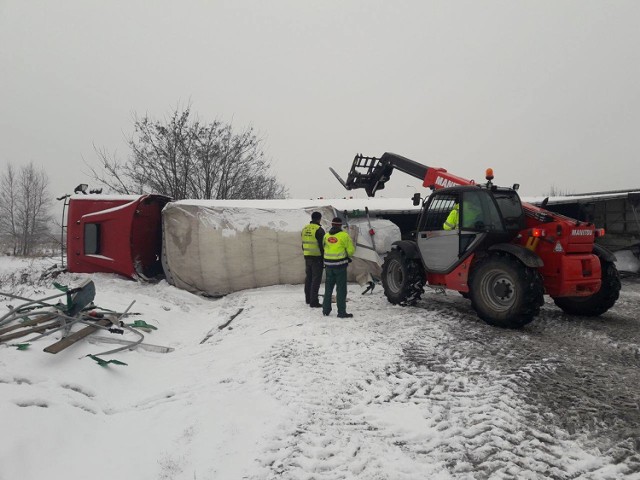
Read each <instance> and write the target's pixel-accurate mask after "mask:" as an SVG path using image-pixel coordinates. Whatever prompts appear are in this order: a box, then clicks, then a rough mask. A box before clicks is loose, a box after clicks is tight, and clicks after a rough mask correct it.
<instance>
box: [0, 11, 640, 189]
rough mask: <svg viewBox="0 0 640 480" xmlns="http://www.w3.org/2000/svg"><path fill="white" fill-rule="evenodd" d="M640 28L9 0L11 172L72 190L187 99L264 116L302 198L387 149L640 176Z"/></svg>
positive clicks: (620, 16) (270, 144)
mask: <svg viewBox="0 0 640 480" xmlns="http://www.w3.org/2000/svg"><path fill="white" fill-rule="evenodd" d="M638 25H640V2H639V1H636V0H633V1H585V0H579V1H557V0H553V1H512V0H509V1H477V0H474V1H449V0H446V1H427V0H421V1H393V2H391V1H386V2H385V1H379V0H367V1H350V0H342V1H314V2H312V1H302V0H289V1H280V0H278V1H266V0H251V1H245V0H233V1H231V0H230V1H204V0H200V1H190V0H188V1H174V2H167V1H158V0H153V1H138V0H128V1H101V2H97V1H91V0H64V1H51V0H45V1H35V0H27V1H25V0H0V132H1V137H0V166H1V167H2V168H3V169H4V167H5V165H6V163H7V162H12V163H13V164H14V165H22V164H25V163H27V162H29V161H33V162H34V163H35V164H36V165H42V166H44V167H45V169H46V171H47V172H48V174H49V177H50V180H51V186H52V192H51V193H52V194H54V195H56V196H57V195H60V194H63V193H68V192H69V191H70V189H72V188H73V187H74V186H75V185H76V184H78V183H80V182H87V181H88V180H89V179H88V177H86V176H85V175H84V173H83V172H87V169H86V167H85V166H84V163H83V160H82V159H83V157H84V158H85V159H87V160H88V161H91V162H94V161H95V153H94V151H93V144H95V145H96V146H98V147H101V148H106V149H107V150H108V151H110V152H114V151H117V155H118V156H119V157H120V158H121V159H122V158H125V157H126V156H127V154H128V149H127V147H126V144H125V143H124V140H123V138H124V136H125V135H128V134H129V133H130V132H131V131H132V124H133V120H132V119H133V114H134V113H138V114H144V113H149V114H150V115H151V116H154V117H158V118H160V117H164V116H165V115H166V114H168V113H170V111H171V110H172V109H174V108H175V107H176V106H177V105H186V104H188V103H191V105H192V108H193V111H194V112H196V113H197V114H198V116H199V118H200V119H201V120H205V121H213V120H214V119H216V118H217V119H221V120H224V121H228V122H233V124H234V125H236V126H237V128H238V129H241V128H243V127H246V126H249V125H252V126H253V127H255V128H256V129H257V131H258V132H259V133H260V134H261V136H263V137H264V138H265V147H266V152H267V154H268V155H269V157H270V158H272V161H273V167H274V173H275V174H276V175H277V176H278V178H279V180H280V181H281V182H283V183H284V184H286V185H287V186H288V188H289V190H290V194H291V197H293V198H313V197H318V196H324V197H336V196H339V197H341V196H344V195H347V194H348V193H347V192H345V191H344V190H343V189H342V187H340V185H339V184H338V183H337V181H336V180H335V179H334V178H333V176H332V175H331V173H330V172H329V169H328V167H330V166H332V167H334V168H335V169H336V170H338V172H340V173H342V174H343V175H345V174H346V172H347V171H348V168H349V166H350V163H351V160H352V158H353V156H354V154H356V153H358V152H362V153H364V154H367V155H376V156H379V155H381V154H382V153H383V152H385V151H391V152H395V153H399V154H401V155H404V156H407V157H409V158H413V159H415V160H417V161H420V162H422V163H424V164H427V165H431V166H438V167H444V168H446V169H448V170H449V171H451V172H453V173H455V174H457V175H460V176H463V177H467V178H474V179H476V180H482V179H483V175H484V170H485V168H486V167H493V169H494V171H495V176H496V183H498V184H504V185H510V184H512V183H514V182H517V183H520V184H521V194H522V195H525V196H526V195H541V194H544V193H546V192H548V191H549V188H550V187H551V185H554V186H555V187H557V188H560V189H563V190H568V191H570V192H575V193H577V192H585V191H594V190H610V189H621V188H631V187H639V186H640V174H639V168H638V160H639V158H640V129H639V127H640V29H639V28H638ZM416 184H419V182H416V181H412V179H411V178H409V177H407V176H405V175H403V174H400V173H396V174H395V175H394V177H393V178H392V180H391V181H390V182H389V184H388V188H387V189H386V190H384V191H383V192H381V193H382V194H384V195H385V196H410V195H411V194H412V193H413V191H414V188H412V187H408V186H407V185H416ZM357 195H358V196H364V192H361V193H358V194H357Z"/></svg>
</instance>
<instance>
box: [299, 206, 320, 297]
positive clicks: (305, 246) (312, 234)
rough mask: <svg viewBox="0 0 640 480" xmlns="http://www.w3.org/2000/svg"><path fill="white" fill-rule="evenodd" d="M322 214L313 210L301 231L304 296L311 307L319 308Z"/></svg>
mask: <svg viewBox="0 0 640 480" xmlns="http://www.w3.org/2000/svg"><path fill="white" fill-rule="evenodd" d="M320 220H322V214H321V213H320V212H313V213H312V214H311V222H310V223H308V224H307V225H305V226H304V228H303V229H302V232H301V237H302V254H303V255H304V265H305V279H304V298H305V301H306V302H307V305H309V306H310V307H311V308H320V307H321V306H322V305H320V300H319V299H318V291H319V290H320V283H322V270H323V269H324V263H323V259H322V252H323V248H324V247H323V245H322V242H323V241H324V233H325V232H324V228H322V227H321V226H320Z"/></svg>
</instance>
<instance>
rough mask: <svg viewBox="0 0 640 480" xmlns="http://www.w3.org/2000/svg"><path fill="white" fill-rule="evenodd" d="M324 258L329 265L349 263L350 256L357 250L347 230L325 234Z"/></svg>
mask: <svg viewBox="0 0 640 480" xmlns="http://www.w3.org/2000/svg"><path fill="white" fill-rule="evenodd" d="M323 245H324V259H325V265H327V266H338V265H345V264H347V263H349V260H348V258H349V257H350V256H351V255H353V254H354V253H355V251H356V247H355V246H354V245H353V242H352V241H351V237H350V236H349V234H348V233H347V232H344V231H340V232H336V233H325V234H324V242H323Z"/></svg>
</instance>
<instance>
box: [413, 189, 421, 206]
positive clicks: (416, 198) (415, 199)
mask: <svg viewBox="0 0 640 480" xmlns="http://www.w3.org/2000/svg"><path fill="white" fill-rule="evenodd" d="M412 200H413V205H414V206H416V207H417V206H418V205H420V194H419V193H418V192H416V193H414V194H413V197H412Z"/></svg>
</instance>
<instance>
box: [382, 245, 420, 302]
mask: <svg viewBox="0 0 640 480" xmlns="http://www.w3.org/2000/svg"><path fill="white" fill-rule="evenodd" d="M424 282H425V277H424V271H423V269H422V264H421V263H420V261H419V260H413V259H409V258H407V256H406V255H405V254H404V252H403V251H402V250H397V249H396V250H391V251H390V252H389V253H388V254H387V256H386V257H385V259H384V264H383V265H382V286H383V287H384V294H385V296H386V297H387V299H388V300H389V302H391V303H393V304H394V305H415V303H416V302H417V301H418V299H419V298H420V295H422V293H423V292H424V288H423V286H424Z"/></svg>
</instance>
